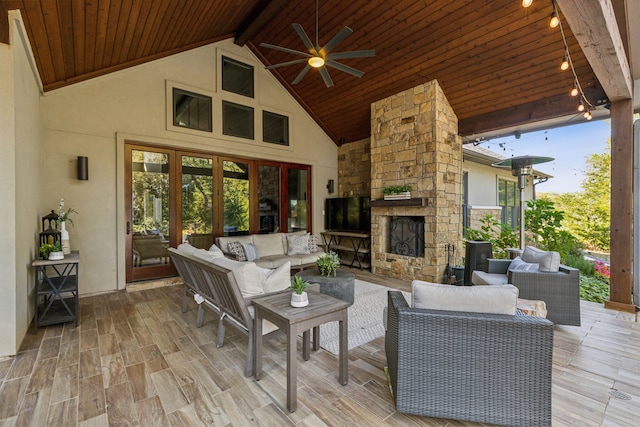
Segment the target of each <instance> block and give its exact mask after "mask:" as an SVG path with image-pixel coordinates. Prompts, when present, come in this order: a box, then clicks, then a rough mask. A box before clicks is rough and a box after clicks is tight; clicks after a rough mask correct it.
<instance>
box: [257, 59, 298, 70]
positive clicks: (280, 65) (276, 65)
mask: <svg viewBox="0 0 640 427" xmlns="http://www.w3.org/2000/svg"><path fill="white" fill-rule="evenodd" d="M302 62H307V59H306V58H302V59H295V60H293V61H289V62H282V63H280V64H274V65H269V66H268V67H265V68H266V69H267V70H272V69H274V68H280V67H286V66H287V65H293V64H300V63H302Z"/></svg>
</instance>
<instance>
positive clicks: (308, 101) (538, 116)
mask: <svg viewBox="0 0 640 427" xmlns="http://www.w3.org/2000/svg"><path fill="white" fill-rule="evenodd" d="M4 3H5V4H6V9H7V10H12V9H20V11H21V13H22V17H23V19H24V22H25V25H26V27H27V33H28V36H29V40H30V41H31V45H32V49H33V52H34V55H35V59H36V63H37V66H38V70H39V73H40V76H41V79H42V82H43V85H44V90H45V91H49V90H53V89H57V88H60V87H63V86H65V85H69V84H73V83H76V82H79V81H82V80H86V79H90V78H93V77H96V76H100V75H103V74H106V73H109V72H113V71H116V70H119V69H123V68H126V67H130V66H133V65H138V64H141V63H144V62H147V61H151V60H154V59H157V58H160V57H163V56H167V55H172V54H175V53H177V52H180V51H184V50H188V49H192V48H194V47H198V46H202V45H205V44H208V43H213V42H216V41H220V40H223V39H226V38H230V37H237V38H238V39H239V40H240V44H244V43H245V42H246V45H247V46H248V47H249V48H250V49H251V50H252V51H253V52H254V53H255V54H256V56H257V57H258V58H259V59H260V60H262V61H263V62H264V63H265V64H266V65H268V64H277V63H281V62H286V61H291V60H293V59H298V57H296V56H295V55H292V54H288V53H283V52H279V51H275V50H272V49H267V48H263V47H260V46H259V45H260V43H262V42H265V43H270V44H275V45H279V46H284V47H288V48H290V49H295V50H302V51H304V50H305V48H304V45H303V44H302V42H301V41H300V38H299V37H298V35H297V34H296V33H295V31H294V30H293V28H292V27H291V23H293V22H296V23H299V24H301V25H302V26H303V28H304V29H305V31H306V32H307V34H308V35H309V37H310V38H311V40H312V41H315V19H316V16H315V2H314V1H313V0H300V1H284V0H273V1H267V0H235V1H230V0H227V1H224V0H191V1H183V0H153V1H152V0H85V1H82V0H57V1H54V0H42V1H34V0H4ZM3 9H4V8H0V13H3V12H4V13H6V11H5V10H3ZM551 11H552V5H551V1H550V0H548V1H540V0H536V1H534V3H533V6H531V7H530V8H526V9H525V8H523V7H522V6H521V2H520V1H519V0H455V1H433V0H431V1H429V0H423V1H413V0H403V1H394V2H389V1H387V0H359V1H355V0H354V1H341V0H320V1H319V13H318V24H319V44H320V45H323V44H325V43H326V42H327V41H328V40H329V39H330V38H331V37H333V35H335V34H336V33H337V32H338V31H339V30H340V29H341V28H342V27H343V26H345V25H346V26H349V27H350V28H351V29H353V31H354V33H353V34H352V35H351V36H349V37H347V38H346V39H345V40H343V41H342V42H341V43H340V44H339V45H338V46H337V47H336V48H335V49H334V52H342V51H351V50H360V49H375V51H376V55H375V57H373V58H357V59H345V60H341V61H340V62H342V63H344V64H346V65H349V66H352V67H354V68H357V69H359V70H362V71H364V72H365V74H364V76H363V77H362V78H356V77H353V76H350V75H348V74H346V73H343V72H341V71H338V70H335V69H332V68H329V69H328V70H329V73H330V75H331V78H332V79H333V81H334V83H335V85H334V86H333V87H331V88H327V87H325V85H324V83H323V81H322V79H321V77H320V75H319V73H318V72H317V71H316V70H311V71H310V72H309V73H308V74H307V75H306V76H305V77H304V78H303V79H302V81H301V82H300V83H299V84H297V85H292V84H291V82H292V81H293V80H294V79H295V77H296V76H297V74H298V73H299V72H300V70H301V69H302V68H303V66H304V64H302V65H301V64H298V65H292V66H287V67H282V68H277V69H274V70H273V72H274V74H275V75H276V77H277V78H278V79H279V80H280V81H281V82H282V84H283V85H284V86H285V87H286V88H287V89H288V90H289V91H290V92H291V93H292V94H293V96H294V97H295V98H296V99H297V100H298V101H299V102H300V103H301V104H302V105H303V107H304V108H306V109H307V111H308V112H309V113H310V114H311V115H312V117H314V118H315V119H316V120H317V121H318V123H319V124H320V125H321V126H322V127H323V129H324V130H325V131H326V132H327V133H328V135H329V136H330V137H331V138H333V139H334V141H335V142H336V143H338V144H340V143H342V142H352V141H356V140H360V139H363V138H367V137H368V136H369V134H370V105H371V103H372V102H374V101H376V100H379V99H382V98H386V97H388V96H390V95H392V94H395V93H398V92H401V91H403V90H406V89H408V88H411V87H414V86H416V85H418V84H421V83H425V82H427V81H430V80H432V79H437V80H438V82H439V83H440V85H441V86H442V88H443V90H444V93H445V95H446V96H447V98H448V99H449V102H450V103H451V105H452V107H453V109H454V111H455V112H456V114H457V116H458V119H459V120H460V134H461V135H463V136H464V135H469V134H477V133H481V132H484V131H489V130H495V129H500V128H504V127H509V126H514V125H519V124H524V123H528V122H534V121H538V120H543V119H547V118H555V117H562V116H568V115H574V114H576V107H577V104H578V99H577V98H571V97H570V96H569V95H568V92H569V90H570V89H571V88H572V86H573V81H574V78H573V75H572V73H571V71H565V72H562V71H560V69H559V65H560V62H561V61H562V58H563V55H564V47H563V41H562V36H561V33H560V29H559V28H555V29H552V28H550V27H549V25H548V23H549V17H550V15H551ZM560 17H561V19H562V21H563V27H564V32H565V35H566V40H567V45H568V50H569V52H570V55H571V59H572V61H573V65H574V67H575V71H576V74H577V76H578V80H579V82H580V84H581V85H582V87H583V89H584V91H585V93H586V94H587V96H588V98H589V100H590V101H591V102H592V103H594V104H603V103H605V102H606V96H605V95H604V91H603V90H602V88H601V87H600V85H599V83H598V81H597V79H596V77H595V75H594V73H593V71H592V69H591V66H590V65H589V63H588V62H587V60H586V58H585V56H584V55H583V53H582V51H581V49H580V46H579V45H578V43H577V42H576V39H575V38H574V36H573V34H572V33H571V30H570V29H569V26H568V24H567V23H566V21H564V18H563V16H562V11H560ZM2 19H5V20H6V17H5V18H2ZM1 37H2V36H1V32H0V38H1ZM0 41H2V40H1V39H0Z"/></svg>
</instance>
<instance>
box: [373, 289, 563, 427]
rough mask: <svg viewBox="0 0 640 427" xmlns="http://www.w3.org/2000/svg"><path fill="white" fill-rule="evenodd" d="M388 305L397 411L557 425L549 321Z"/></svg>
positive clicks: (395, 301) (392, 301)
mask: <svg viewBox="0 0 640 427" xmlns="http://www.w3.org/2000/svg"><path fill="white" fill-rule="evenodd" d="M388 300H389V302H388V310H387V332H386V337H385V350H386V354H387V363H388V368H389V377H390V382H391V387H392V392H393V396H394V400H395V403H396V410H397V411H398V412H401V413H409V414H416V415H422V416H429V417H438V418H450V419H456V420H464V421H474V422H481V423H492V424H504V425H512V426H527V427H531V426H550V425H551V371H552V353H553V324H552V323H551V322H550V321H548V320H546V319H543V318H540V317H530V316H525V315H524V314H521V313H519V312H516V314H515V315H508V314H486V313H472V312H460V311H443V310H434V309H424V308H410V307H409V305H408V304H407V302H406V300H405V298H404V296H403V294H402V293H401V292H397V291H389V293H388Z"/></svg>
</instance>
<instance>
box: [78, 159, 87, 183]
mask: <svg viewBox="0 0 640 427" xmlns="http://www.w3.org/2000/svg"><path fill="white" fill-rule="evenodd" d="M78 179H79V180H82V181H88V180H89V158H88V157H85V156H78Z"/></svg>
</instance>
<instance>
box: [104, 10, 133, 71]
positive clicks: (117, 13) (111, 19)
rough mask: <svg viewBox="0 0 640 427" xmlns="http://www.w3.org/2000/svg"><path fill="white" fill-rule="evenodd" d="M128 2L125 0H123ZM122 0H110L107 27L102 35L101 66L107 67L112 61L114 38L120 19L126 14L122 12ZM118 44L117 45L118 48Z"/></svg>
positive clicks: (126, 16) (123, 18)
mask: <svg viewBox="0 0 640 427" xmlns="http://www.w3.org/2000/svg"><path fill="white" fill-rule="evenodd" d="M124 1H125V2H126V3H128V1H127V0H124ZM122 2H123V0H110V3H109V16H108V18H107V28H106V32H105V37H104V51H103V53H102V59H101V61H102V67H108V66H110V65H111V64H112V61H113V52H114V48H115V46H116V38H117V37H118V28H119V27H120V20H124V21H126V20H127V19H129V17H128V15H127V14H125V13H123V12H122ZM119 47H120V46H118V48H119Z"/></svg>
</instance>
